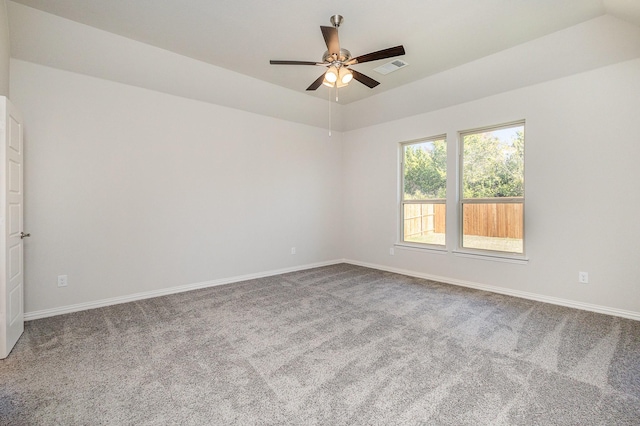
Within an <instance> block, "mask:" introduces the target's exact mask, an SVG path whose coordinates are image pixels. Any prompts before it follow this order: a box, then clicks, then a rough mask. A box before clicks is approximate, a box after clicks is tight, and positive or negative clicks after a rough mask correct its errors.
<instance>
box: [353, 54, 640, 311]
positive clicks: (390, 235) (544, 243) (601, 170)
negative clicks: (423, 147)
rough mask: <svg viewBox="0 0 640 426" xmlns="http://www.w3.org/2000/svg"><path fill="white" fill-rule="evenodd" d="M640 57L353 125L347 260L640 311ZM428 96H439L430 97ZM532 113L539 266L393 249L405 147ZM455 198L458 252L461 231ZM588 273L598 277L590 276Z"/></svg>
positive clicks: (532, 199)
mask: <svg viewBox="0 0 640 426" xmlns="http://www.w3.org/2000/svg"><path fill="white" fill-rule="evenodd" d="M639 94H640V59H636V60H632V61H628V62H622V63H619V64H616V65H612V66H608V67H605V68H600V69H597V70H594V71H589V72H586V73H582V74H577V75H574V76H571V77H566V78H562V79H558V80H555V81H551V82H547V83H542V84H538V85H535V86H530V87H527V88H523V89H518V90H514V91H511V92H507V93H504V94H500V95H495V96H491V97H487V98H485V99H481V100H477V101H474V102H469V103H464V104H460V105H457V106H453V107H449V108H446V109H441V110H438V111H435V112H431V113H426V114H421V115H416V116H413V117H409V118H404V119H400V120H396V121H392V122H388V123H385V124H380V125H375V126H370V127H366V128H363V129H359V130H353V131H349V132H346V133H344V134H343V143H344V159H343V161H344V176H345V177H344V181H345V182H344V185H345V186H344V232H345V239H344V241H345V256H346V258H347V259H351V260H355V261H358V262H363V263H369V264H375V265H378V266H381V267H385V268H395V269H403V270H408V271H413V272H416V273H421V274H427V275H432V276H439V277H443V278H446V279H449V280H451V281H456V280H457V281H466V282H469V283H476V284H483V285H491V286H497V287H500V288H503V289H505V290H513V291H517V292H529V293H535V294H538V295H543V296H547V297H556V298H561V299H566V300H572V301H576V302H581V303H586V304H593V305H598V306H604V307H610V308H614V309H619V310H625V311H631V312H635V313H638V314H640V262H639V261H638V253H640V221H639V220H638V218H639V217H640V190H639V187H638V182H640V167H639V164H640V160H639V159H640V141H639V140H638V134H640V120H639V117H640V96H639ZM424 96H427V94H426V93H425V94H424ZM520 119H525V120H526V136H525V137H526V142H525V143H526V148H525V150H526V154H525V156H526V159H525V162H526V163H525V169H526V171H525V173H526V177H525V178H526V181H525V192H526V205H525V220H526V223H525V239H526V242H525V244H526V246H525V249H526V254H527V256H528V257H529V259H530V260H529V262H528V263H527V264H524V265H522V264H511V263H503V262H496V261H488V260H479V259H475V258H473V259H472V258H466V257H461V256H458V255H455V254H453V253H451V252H449V253H446V254H434V253H428V252H418V251H408V250H404V249H400V248H396V254H395V256H390V255H389V248H390V247H392V245H393V244H394V243H395V242H396V241H397V239H398V227H399V225H398V220H399V219H398V216H399V207H398V201H397V198H398V167H399V165H398V161H397V158H398V143H399V142H402V141H407V140H411V139H416V138H421V137H428V136H433V135H438V134H442V133H447V135H448V143H449V155H450V158H449V162H448V169H449V175H450V176H451V179H450V181H449V184H448V192H449V193H450V194H451V193H455V189H456V183H455V181H454V180H453V177H454V176H455V175H456V171H455V164H456V158H455V149H456V148H455V147H456V144H457V140H456V138H457V132H458V131H460V130H466V129H472V128H477V127H481V126H487V125H493V124H500V123H505V122H510V121H514V120H520ZM455 218H456V212H455V202H454V203H449V204H448V215H447V222H448V223H447V232H448V233H449V240H448V248H449V250H451V249H453V248H455V241H456V237H457V233H456V224H455ZM578 271H587V272H588V273H589V278H590V283H589V284H587V285H584V284H579V283H578V279H577V278H578Z"/></svg>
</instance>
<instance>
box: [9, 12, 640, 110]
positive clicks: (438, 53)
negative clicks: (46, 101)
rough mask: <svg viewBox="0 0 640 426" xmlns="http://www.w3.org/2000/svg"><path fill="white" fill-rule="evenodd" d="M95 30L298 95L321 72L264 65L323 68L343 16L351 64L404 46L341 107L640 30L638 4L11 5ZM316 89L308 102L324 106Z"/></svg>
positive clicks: (369, 68)
mask: <svg viewBox="0 0 640 426" xmlns="http://www.w3.org/2000/svg"><path fill="white" fill-rule="evenodd" d="M15 2H16V3H21V4H23V5H26V6H29V7H33V8H36V9H40V10H42V11H45V12H48V13H51V14H54V15H58V16H60V17H63V18H66V19H69V20H72V21H76V22H78V23H82V24H85V25H88V26H91V27H95V28H98V29H101V30H105V31H108V32H111V33H114V34H118V35H121V36H124V37H127V38H130V39H133V40H136V41H140V42H143V43H146V44H149V45H153V46H156V47H159V48H162V49H166V50H169V51H172V52H175V53H178V54H180V55H184V56H187V57H190V58H194V59H197V60H200V61H203V62H206V63H209V64H212V65H215V66H218V67H222V68H226V69H228V70H231V71H234V72H237V73H240V74H244V75H247V76H250V77H253V78H256V79H259V80H262V81H266V82H269V83H273V84H276V85H279V86H282V87H286V88H289V89H291V90H294V91H297V92H300V93H303V92H304V91H305V88H306V87H307V86H308V85H309V84H310V83H311V82H312V81H314V80H315V79H316V78H317V77H318V76H319V75H320V74H321V73H322V72H323V70H324V68H321V67H314V66H273V65H270V64H269V60H270V59H291V60H303V61H320V60H321V59H322V54H323V53H324V51H325V50H326V46H325V44H324V41H323V38H322V35H321V32H320V29H319V26H321V25H325V26H329V25H330V23H329V17H330V16H332V15H334V14H341V15H343V16H344V18H345V20H344V23H343V25H342V26H341V27H340V30H339V31H340V42H341V47H344V48H346V49H349V50H350V51H351V53H352V54H353V55H354V56H357V55H361V54H364V53H368V52H371V51H376V50H380V49H383V48H387V47H391V46H396V45H399V44H402V45H404V47H405V49H406V55H404V56H402V57H401V59H403V60H404V61H406V62H407V63H408V64H409V66H407V67H405V68H402V69H399V70H397V71H395V72H393V73H391V74H388V75H381V74H378V73H377V72H376V71H374V70H373V68H375V67H377V66H379V65H383V64H384V63H386V62H389V61H388V60H383V61H376V62H371V63H366V64H359V65H355V66H354V67H353V68H354V69H356V70H358V71H360V72H362V73H364V74H366V75H369V76H370V77H372V78H375V79H376V80H378V81H380V82H381V84H380V85H379V86H378V87H376V88H374V89H369V88H367V87H365V86H364V85H361V84H359V83H356V82H354V83H352V84H350V85H349V86H348V87H347V88H345V89H341V96H340V103H341V104H348V103H350V102H354V101H358V100H361V99H364V98H366V97H368V96H371V95H374V94H378V93H382V92H384V91H388V90H389V89H392V88H396V87H399V86H402V85H406V84H408V83H411V82H414V81H416V80H421V79H424V78H426V77H429V76H432V75H435V74H437V73H440V72H442V71H444V70H448V69H452V68H454V67H457V66H460V65H463V64H466V63H469V62H471V61H474V60H477V59H480V58H483V57H486V56H488V55H491V54H494V53H496V52H500V51H504V50H505V49H508V48H511V47H513V46H516V45H519V44H522V43H525V42H528V41H531V40H534V39H537V38H540V37H543V36H545V35H548V34H551V33H554V32H556V31H559V30H562V29H565V28H568V27H571V26H574V25H577V24H579V23H581V22H585V21H588V20H591V19H593V18H596V17H599V16H602V15H606V14H609V15H613V16H616V17H617V18H620V19H624V20H626V21H628V22H631V23H634V24H636V25H640V2H639V1H636V0H536V1H530V0H482V1H479V0H446V1H444V0H441V1H436V0H430V1H425V0H396V1H394V2H389V3H385V4H381V3H378V4H376V3H375V2H371V1H365V0H341V1H333V0H329V1H325V2H304V1H300V0H278V1H263V0H215V1H211V0H189V1H183V0H109V1H104V0H56V1H53V2H52V1H49V0H15ZM328 90H329V89H326V88H324V87H321V88H320V89H318V90H317V91H315V92H307V93H308V94H309V96H316V97H321V98H324V99H327V98H328V96H329V94H328Z"/></svg>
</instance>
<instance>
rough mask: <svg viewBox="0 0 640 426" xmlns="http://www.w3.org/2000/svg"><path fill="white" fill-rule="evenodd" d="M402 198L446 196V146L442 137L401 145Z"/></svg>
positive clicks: (416, 198) (420, 198) (415, 198)
mask: <svg viewBox="0 0 640 426" xmlns="http://www.w3.org/2000/svg"><path fill="white" fill-rule="evenodd" d="M403 157H404V158H403V163H404V194H403V197H404V198H403V199H404V200H427V199H433V198H446V196H447V193H446V190H447V146H446V142H445V141H444V139H442V140H435V141H428V142H420V143H414V144H410V145H404V147H403Z"/></svg>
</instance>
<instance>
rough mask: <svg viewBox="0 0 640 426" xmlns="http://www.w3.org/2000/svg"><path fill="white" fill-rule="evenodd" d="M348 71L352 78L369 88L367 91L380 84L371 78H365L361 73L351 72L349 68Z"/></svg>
mask: <svg viewBox="0 0 640 426" xmlns="http://www.w3.org/2000/svg"><path fill="white" fill-rule="evenodd" d="M349 71H351V72H352V73H353V78H354V79H355V80H358V81H359V82H360V83H362V84H364V85H365V86H367V87H369V89H373V88H374V87H376V86H377V85H378V84H380V82H379V81H375V80H374V79H372V78H371V77H367V76H366V75H364V74H362V73H361V72H358V71H356V70H352V69H351V68H349Z"/></svg>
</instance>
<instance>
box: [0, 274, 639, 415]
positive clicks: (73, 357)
mask: <svg viewBox="0 0 640 426" xmlns="http://www.w3.org/2000/svg"><path fill="white" fill-rule="evenodd" d="M0 424H3V425H100V424H108V425H164V424H173V425H205V424H207V425H208V424H214V425H227V424H242V425H254V424H300V425H303V424H304V425H314V424H323V425H346V424H367V425H374V424H380V425H392V424H398V425H399V424H402V425H405V424H425V425H466V424H468V425H479V424H492V425H501V424H504V425H507V424H516V425H554V424H559V425H560V424H562V425H592V424H593V425H633V424H635V425H637V424H640V323H639V322H635V321H631V320H625V319H621V318H616V317H610V316H606V315H600V314H594V313H589V312H583V311H578V310H572V309H568V308H563V307H558V306H553V305H547V304H543V303H537V302H532V301H528V300H523V299H517V298H512V297H507V296H502V295H497V294H491V293H486V292H481V291H475V290H469V289H465V288H460V287H455V286H450V285H445V284H440V283H435V282H430V281H426V280H420V279H415V278H410V277H406V276H402V275H397V274H392V273H386V272H381V271H377V270H373V269H367V268H362V267H357V266H352V265H346V264H342V265H335V266H329V267H323V268H317V269H312V270H307V271H301V272H295V273H290V274H285V275H280V276H275V277H269V278H263V279H257V280H252V281H247V282H243V283H237V284H231V285H227V286H221V287H214V288H209V289H204V290H198V291H193V292H189V293H183V294H177V295H172V296H166V297H160V298H156V299H149V300H145V301H141V302H135V303H128V304H123V305H118V306H112V307H107V308H101V309H95V310H92V311H85V312H78V313H74V314H69V315H62V316H58V317H53V318H47V319H42V320H37V321H31V322H29V323H27V325H26V330H25V334H24V336H23V337H22V339H21V340H20V342H19V343H18V345H17V346H16V348H15V349H14V350H13V352H12V353H11V355H10V356H9V357H8V358H7V359H6V360H4V361H0Z"/></svg>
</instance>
